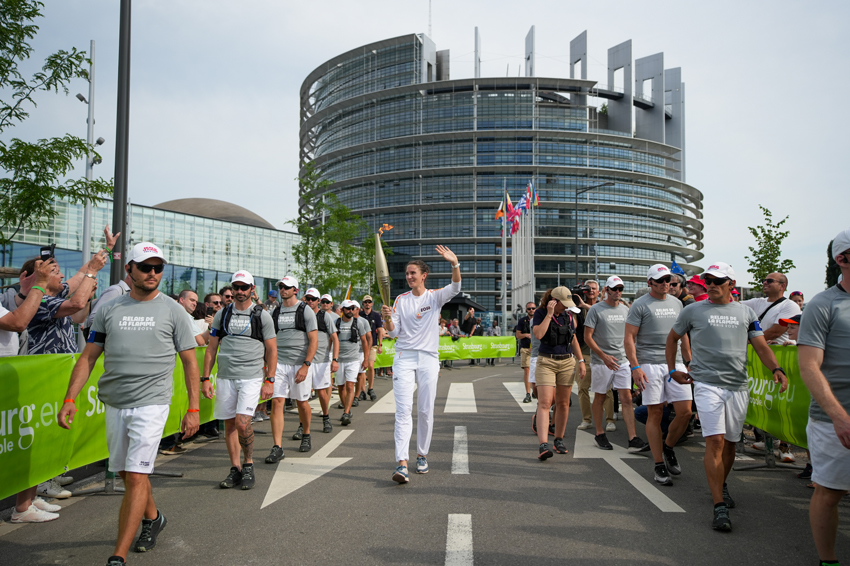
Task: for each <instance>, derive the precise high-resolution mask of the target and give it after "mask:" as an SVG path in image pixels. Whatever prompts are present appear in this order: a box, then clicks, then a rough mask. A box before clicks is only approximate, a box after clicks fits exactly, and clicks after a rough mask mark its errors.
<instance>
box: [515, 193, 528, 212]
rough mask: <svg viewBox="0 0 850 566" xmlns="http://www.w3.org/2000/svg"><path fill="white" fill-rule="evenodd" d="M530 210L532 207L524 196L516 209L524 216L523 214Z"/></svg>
mask: <svg viewBox="0 0 850 566" xmlns="http://www.w3.org/2000/svg"><path fill="white" fill-rule="evenodd" d="M529 208H531V207H530V206H529V204H528V199H526V198H525V195H522V197H521V198H520V199H519V202H518V203H517V205H516V209H517V210H518V211H519V215H522V213H523V212H527V211H528V209H529Z"/></svg>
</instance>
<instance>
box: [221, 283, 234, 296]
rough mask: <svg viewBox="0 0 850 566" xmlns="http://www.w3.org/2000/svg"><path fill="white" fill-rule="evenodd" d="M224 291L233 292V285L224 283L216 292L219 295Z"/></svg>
mask: <svg viewBox="0 0 850 566" xmlns="http://www.w3.org/2000/svg"><path fill="white" fill-rule="evenodd" d="M225 291H230V292H231V293H232V292H233V287H231V286H230V285H225V286H224V287H222V288H221V289H219V290H218V294H219V295H224V292H225Z"/></svg>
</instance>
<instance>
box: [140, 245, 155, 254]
mask: <svg viewBox="0 0 850 566" xmlns="http://www.w3.org/2000/svg"><path fill="white" fill-rule="evenodd" d="M142 252H143V253H148V252H153V253H155V254H158V253H159V250H158V249H156V248H155V247H153V246H145V247H144V248H143V249H142Z"/></svg>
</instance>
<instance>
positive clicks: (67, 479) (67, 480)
mask: <svg viewBox="0 0 850 566" xmlns="http://www.w3.org/2000/svg"><path fill="white" fill-rule="evenodd" d="M53 479H54V480H56V483H58V484H59V485H61V486H66V485H68V484H71V483H74V478H72V477H71V476H56V477H55V478H53Z"/></svg>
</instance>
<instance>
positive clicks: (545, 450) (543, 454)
mask: <svg viewBox="0 0 850 566" xmlns="http://www.w3.org/2000/svg"><path fill="white" fill-rule="evenodd" d="M552 456H554V454H553V453H552V451H551V450H549V444H548V443H547V442H544V443H542V444H541V445H540V454H539V455H538V456H537V458H538V459H539V460H546V459H548V458H551V457H552Z"/></svg>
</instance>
